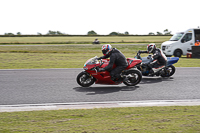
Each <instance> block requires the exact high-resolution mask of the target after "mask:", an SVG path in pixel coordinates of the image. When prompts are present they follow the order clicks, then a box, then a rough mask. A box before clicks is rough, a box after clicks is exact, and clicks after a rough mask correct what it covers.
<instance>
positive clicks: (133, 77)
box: [123, 70, 142, 86]
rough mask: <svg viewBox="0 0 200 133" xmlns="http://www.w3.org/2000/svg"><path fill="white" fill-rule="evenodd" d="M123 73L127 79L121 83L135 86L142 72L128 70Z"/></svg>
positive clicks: (140, 78)
mask: <svg viewBox="0 0 200 133" xmlns="http://www.w3.org/2000/svg"><path fill="white" fill-rule="evenodd" d="M125 75H126V77H127V78H128V80H127V81H124V82H123V83H124V84H125V85H127V86H135V85H137V84H138V83H140V81H141V80H142V74H141V72H140V71H138V70H129V71H127V72H126V73H125Z"/></svg>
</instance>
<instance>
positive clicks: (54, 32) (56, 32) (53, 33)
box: [47, 30, 63, 35]
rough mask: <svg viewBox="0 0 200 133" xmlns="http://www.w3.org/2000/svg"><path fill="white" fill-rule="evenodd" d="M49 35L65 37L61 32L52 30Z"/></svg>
mask: <svg viewBox="0 0 200 133" xmlns="http://www.w3.org/2000/svg"><path fill="white" fill-rule="evenodd" d="M47 35H63V33H61V32H60V31H51V30H49V32H48V33H47Z"/></svg>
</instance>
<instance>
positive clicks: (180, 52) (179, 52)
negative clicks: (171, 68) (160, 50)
mask: <svg viewBox="0 0 200 133" xmlns="http://www.w3.org/2000/svg"><path fill="white" fill-rule="evenodd" d="M181 55H182V51H181V50H180V49H177V50H175V51H174V56H175V57H181Z"/></svg>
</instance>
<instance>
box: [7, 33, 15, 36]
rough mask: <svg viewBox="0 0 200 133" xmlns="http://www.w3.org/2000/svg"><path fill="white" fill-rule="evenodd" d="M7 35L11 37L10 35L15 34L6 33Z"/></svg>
mask: <svg viewBox="0 0 200 133" xmlns="http://www.w3.org/2000/svg"><path fill="white" fill-rule="evenodd" d="M5 35H9V36H10V35H14V34H13V33H5Z"/></svg>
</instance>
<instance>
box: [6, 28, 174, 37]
mask: <svg viewBox="0 0 200 133" xmlns="http://www.w3.org/2000/svg"><path fill="white" fill-rule="evenodd" d="M4 35H5V36H15V34H13V33H5V34H4ZM16 35H19V36H20V35H22V34H21V32H17V34H16ZM37 35H39V36H42V35H43V34H41V33H39V32H38V33H37ZM44 35H45V36H46V35H68V34H65V33H62V32H60V31H51V30H49V31H48V32H47V34H44ZM87 35H99V34H97V33H96V32H95V31H94V30H91V31H88V33H87ZM108 35H110V36H123V35H129V32H128V31H126V32H124V33H119V32H111V33H110V34H108ZM148 35H172V34H171V31H169V30H168V29H165V30H164V31H163V33H161V32H157V33H156V34H155V33H153V32H149V34H148Z"/></svg>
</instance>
